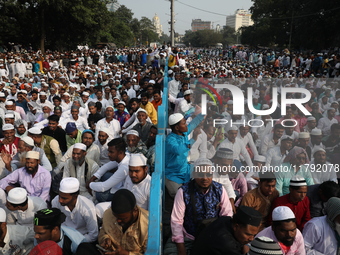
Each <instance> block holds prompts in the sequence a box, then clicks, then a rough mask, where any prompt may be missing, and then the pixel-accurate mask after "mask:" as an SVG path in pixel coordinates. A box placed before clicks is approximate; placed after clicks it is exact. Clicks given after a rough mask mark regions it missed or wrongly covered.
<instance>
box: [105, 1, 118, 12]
mask: <svg viewBox="0 0 340 255" xmlns="http://www.w3.org/2000/svg"><path fill="white" fill-rule="evenodd" d="M119 7H120V4H119V3H118V2H117V1H115V2H113V3H110V4H107V5H106V8H107V9H108V10H109V11H110V12H115V11H117V9H118V8H119Z"/></svg>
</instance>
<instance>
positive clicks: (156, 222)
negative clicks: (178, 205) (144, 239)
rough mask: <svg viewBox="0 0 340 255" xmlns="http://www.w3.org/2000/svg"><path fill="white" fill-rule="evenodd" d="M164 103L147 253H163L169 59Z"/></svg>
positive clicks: (151, 191)
mask: <svg viewBox="0 0 340 255" xmlns="http://www.w3.org/2000/svg"><path fill="white" fill-rule="evenodd" d="M164 72H165V75H164V80H163V84H164V88H163V96H162V105H160V106H158V124H157V127H158V134H157V136H156V150H155V151H156V155H155V171H154V172H153V174H152V179H151V188H150V204H149V228H148V244H147V250H146V253H145V254H146V255H160V254H162V245H163V240H162V214H163V211H162V207H163V205H164V186H165V175H164V173H165V171H164V169H165V138H166V128H167V126H168V59H167V61H166V65H165V70H164Z"/></svg>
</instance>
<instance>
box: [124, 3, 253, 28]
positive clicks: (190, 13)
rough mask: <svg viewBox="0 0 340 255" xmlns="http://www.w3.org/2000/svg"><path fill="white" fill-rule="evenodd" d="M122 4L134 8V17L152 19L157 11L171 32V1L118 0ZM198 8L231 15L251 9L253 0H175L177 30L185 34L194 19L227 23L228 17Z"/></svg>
mask: <svg viewBox="0 0 340 255" xmlns="http://www.w3.org/2000/svg"><path fill="white" fill-rule="evenodd" d="M118 2H119V3H120V4H121V5H125V6H126V7H127V8H129V9H130V10H132V12H133V13H134V17H136V18H138V19H140V18H141V17H142V16H145V17H147V18H149V19H152V18H153V16H154V15H155V13H157V15H158V17H159V18H160V21H161V24H162V26H163V31H164V33H167V34H169V32H168V31H169V30H170V26H169V24H168V21H169V20H170V1H166V0H118ZM182 3H185V4H187V5H191V6H193V7H196V8H198V9H203V10H205V11H209V12H214V13H217V14H223V15H230V14H233V13H234V12H235V11H236V9H249V8H250V7H251V6H252V1H251V0H237V1H235V0H207V1H202V0H179V1H175V9H174V10H175V20H176V23H175V31H176V32H178V33H180V34H184V32H185V30H189V29H191V20H192V19H202V20H204V21H211V22H213V26H214V28H215V26H216V25H217V24H220V25H221V26H224V25H225V22H226V17H225V16H222V15H217V14H212V13H208V12H205V11H200V10H197V9H194V8H192V7H189V6H186V5H184V4H182Z"/></svg>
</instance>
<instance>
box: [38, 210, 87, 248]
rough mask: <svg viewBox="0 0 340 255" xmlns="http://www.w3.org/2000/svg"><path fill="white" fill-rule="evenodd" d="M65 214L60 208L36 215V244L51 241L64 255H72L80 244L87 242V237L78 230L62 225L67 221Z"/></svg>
mask: <svg viewBox="0 0 340 255" xmlns="http://www.w3.org/2000/svg"><path fill="white" fill-rule="evenodd" d="M65 218H66V216H65V214H63V213H62V212H61V211H60V210H59V209H58V208H51V209H43V210H40V211H38V212H37V213H36V214H35V215H34V223H33V224H34V233H35V235H34V237H35V240H34V244H35V245H36V244H40V243H42V242H44V241H47V240H51V241H54V242H56V243H57V244H58V245H59V246H60V247H61V248H62V249H63V255H72V254H74V253H75V252H76V250H77V248H78V246H79V244H80V243H82V242H85V241H86V239H85V237H84V236H83V235H82V234H81V233H79V232H78V231H77V230H75V229H73V228H69V227H65V226H61V224H62V223H63V222H64V221H65Z"/></svg>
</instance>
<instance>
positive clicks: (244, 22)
mask: <svg viewBox="0 0 340 255" xmlns="http://www.w3.org/2000/svg"><path fill="white" fill-rule="evenodd" d="M253 24H254V22H253V20H252V19H251V14H250V13H249V12H248V11H247V10H242V9H237V10H236V11H235V14H234V15H229V16H227V19H226V25H227V26H228V27H231V28H233V29H235V31H237V30H238V29H239V28H240V27H248V26H251V25H253Z"/></svg>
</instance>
